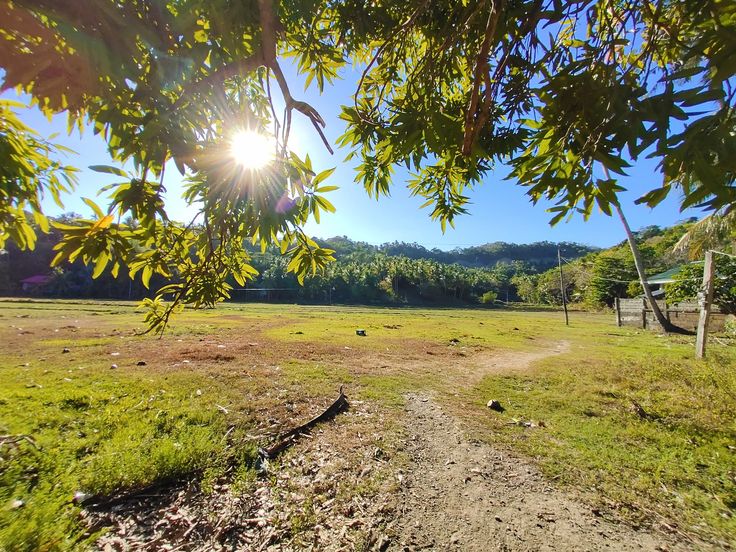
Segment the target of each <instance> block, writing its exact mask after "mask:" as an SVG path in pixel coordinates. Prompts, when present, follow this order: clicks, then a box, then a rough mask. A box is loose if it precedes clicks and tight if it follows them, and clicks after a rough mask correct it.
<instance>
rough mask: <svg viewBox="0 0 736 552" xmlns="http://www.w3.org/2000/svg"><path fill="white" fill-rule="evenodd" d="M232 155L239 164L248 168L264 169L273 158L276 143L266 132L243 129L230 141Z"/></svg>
mask: <svg viewBox="0 0 736 552" xmlns="http://www.w3.org/2000/svg"><path fill="white" fill-rule="evenodd" d="M230 155H232V157H233V159H234V160H235V162H236V163H237V164H238V165H240V166H242V167H244V168H246V169H254V170H256V169H262V168H263V167H265V166H266V165H268V163H270V162H271V160H273V156H274V143H273V140H272V139H271V138H269V137H268V136H265V135H264V134H259V133H258V132H255V131H253V130H241V131H239V132H236V133H235V134H234V135H233V137H232V140H231V141H230Z"/></svg>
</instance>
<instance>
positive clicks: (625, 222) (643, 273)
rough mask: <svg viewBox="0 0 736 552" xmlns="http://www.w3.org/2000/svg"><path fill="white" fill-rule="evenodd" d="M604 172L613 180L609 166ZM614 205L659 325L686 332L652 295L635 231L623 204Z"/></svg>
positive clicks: (678, 331)
mask: <svg viewBox="0 0 736 552" xmlns="http://www.w3.org/2000/svg"><path fill="white" fill-rule="evenodd" d="M603 173H604V174H605V175H606V178H607V179H608V180H611V174H610V173H609V172H608V168H607V167H606V166H603ZM614 206H615V207H616V213H618V218H619V219H621V224H623V225H624V230H625V231H626V239H627V240H628V242H629V247H630V248H631V255H632V256H633V257H634V265H635V266H636V273H637V274H638V275H639V283H641V287H642V289H643V290H644V296H645V297H646V298H647V301H649V304H650V305H651V306H652V312H653V313H654V318H656V319H657V322H659V325H660V326H661V327H662V329H663V330H664V331H665V332H668V333H669V332H677V333H684V332H685V330H683V329H682V328H680V327H678V326H675V325H674V324H673V323H672V322H670V321H669V320H667V319H666V318H665V316H664V314H662V310H661V309H660V308H659V305H658V304H657V301H655V300H654V295H652V288H650V287H649V282H647V275H646V271H645V270H644V261H642V258H641V253H640V252H639V246H638V245H637V244H636V238H634V233H633V232H632V231H631V227H630V226H629V221H628V220H626V216H625V215H624V212H623V210H622V209H621V205H620V204H619V202H618V201H616V202H614Z"/></svg>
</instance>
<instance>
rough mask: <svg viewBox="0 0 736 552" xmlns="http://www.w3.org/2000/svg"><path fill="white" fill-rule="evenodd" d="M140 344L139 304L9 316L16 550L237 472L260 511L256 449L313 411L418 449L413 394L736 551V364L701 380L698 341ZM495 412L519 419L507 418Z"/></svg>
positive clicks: (464, 338) (415, 338) (543, 329)
mask: <svg viewBox="0 0 736 552" xmlns="http://www.w3.org/2000/svg"><path fill="white" fill-rule="evenodd" d="M140 326H141V317H140V314H137V313H136V312H135V310H134V304H132V303H125V302H92V301H81V302H80V301H58V302H55V301H29V302H17V301H8V300H0V341H2V342H3V343H8V344H9V345H8V346H7V347H4V348H3V351H2V352H1V353H0V378H2V381H3V385H2V386H0V434H7V435H29V436H31V437H32V438H33V440H34V441H35V443H37V444H38V446H39V447H40V450H36V449H35V448H34V447H33V446H31V445H30V444H28V443H25V442H22V443H20V445H19V446H18V448H12V447H8V446H3V447H1V448H0V550H6V549H7V550H29V551H30V550H68V549H84V548H85V546H86V545H87V544H88V543H89V542H90V540H91V539H93V538H94V535H85V533H84V528H82V527H80V526H79V525H78V523H77V521H76V519H77V514H78V509H77V507H76V506H74V505H72V504H70V501H71V498H72V496H73V494H74V493H75V492H76V491H84V492H87V493H102V494H107V493H115V492H118V491H125V490H131V489H136V488H140V487H143V486H145V485H148V484H151V483H155V482H159V481H162V480H166V479H169V478H176V477H178V476H181V475H183V474H186V475H191V474H199V477H201V479H202V487H203V489H204V490H205V491H206V490H207V489H208V488H211V484H212V483H214V482H215V481H216V480H217V479H218V477H220V476H221V475H222V474H223V473H224V471H225V468H226V467H227V466H234V473H236V474H237V476H236V478H237V479H238V480H239V481H240V482H242V485H240V487H241V488H242V489H243V492H247V490H248V488H249V487H248V484H247V482H248V481H249V480H250V479H252V477H253V470H252V465H253V461H254V455H255V444H254V443H253V442H251V441H248V440H247V439H248V438H247V437H246V436H247V435H249V434H251V433H259V431H260V430H257V428H256V426H259V427H260V426H261V425H265V426H268V425H269V423H267V422H268V420H269V419H270V418H271V417H273V416H275V417H277V418H279V416H280V420H281V421H282V422H286V423H287V425H290V424H293V423H294V422H295V419H293V418H299V419H301V417H304V416H306V415H307V413H308V412H307V410H299V408H300V406H299V405H300V404H301V405H302V406H303V407H304V408H305V409H306V408H307V407H306V406H304V405H309V408H311V410H309V414H310V415H312V414H313V413H314V405H318V404H325V405H326V404H328V403H329V400H330V399H331V398H334V397H335V396H336V395H335V394H336V391H337V388H338V387H339V385H341V384H345V385H347V386H348V395H349V396H350V397H351V398H354V399H359V400H367V401H371V402H373V403H375V404H376V405H378V407H379V408H381V409H383V410H384V411H386V412H388V413H390V416H389V417H390V418H391V419H392V420H393V422H394V423H393V424H392V425H391V427H390V428H388V427H387V428H380V429H381V431H383V432H384V433H385V435H386V439H387V440H389V441H392V440H396V439H398V438H399V434H400V433H401V427H402V424H401V421H400V420H401V415H402V412H403V409H402V406H403V403H404V394H405V393H407V392H431V393H434V395H435V397H436V398H437V400H439V401H440V402H442V403H444V404H445V405H446V406H447V407H449V408H454V409H455V410H456V411H457V412H458V414H460V415H462V416H463V418H464V420H465V422H466V427H467V429H468V431H469V432H472V434H473V435H476V436H477V435H480V436H482V438H484V439H486V440H488V441H489V442H491V443H493V444H494V445H500V446H507V447H513V448H515V449H517V450H519V451H521V452H523V453H525V454H528V455H531V456H533V457H535V458H537V459H538V461H539V463H540V465H541V466H542V468H543V470H544V471H545V472H546V473H547V474H549V476H550V477H552V478H554V479H555V480H556V481H560V482H562V483H565V484H568V485H572V486H575V487H578V488H581V489H583V490H584V491H585V492H587V493H589V495H590V496H591V497H592V498H593V500H598V501H602V502H604V503H606V504H609V505H613V506H615V507H616V508H617V509H619V510H620V511H623V512H625V513H627V515H630V516H632V517H633V518H635V519H637V518H639V519H645V518H646V519H647V520H649V521H651V520H652V519H654V521H656V520H657V519H659V518H660V517H661V516H663V517H664V518H666V519H667V520H670V521H672V520H674V522H676V523H677V524H678V525H679V526H680V528H681V530H684V531H692V532H698V533H701V534H703V535H705V536H710V537H713V538H716V539H721V540H722V541H733V540H734V535H736V522H735V521H734V515H736V449H734V447H736V421H735V420H734V414H733V413H734V410H736V347H733V346H730V347H728V346H723V345H721V344H719V343H717V342H713V343H711V344H710V345H709V358H708V360H707V361H696V360H694V359H693V346H692V338H686V337H681V336H674V337H661V336H657V335H656V334H653V333H649V332H644V331H637V330H633V329H626V328H617V327H615V325H614V324H613V317H612V316H611V315H599V314H587V313H572V314H571V325H570V326H569V327H565V326H564V324H562V323H561V316H560V314H559V313H556V312H524V311H501V310H481V309H438V310H429V309H413V308H406V309H388V308H367V307H329V308H328V307H298V306H293V305H284V306H273V305H255V304H248V305H238V304H231V305H223V306H222V307H221V308H218V309H216V310H207V311H190V310H187V311H185V313H184V314H183V315H182V316H181V317H180V318H178V319H177V320H176V321H175V322H174V325H173V326H172V328H171V331H170V332H169V333H167V335H166V336H165V337H164V338H163V339H161V340H157V339H156V338H154V337H151V336H147V337H134V336H133V330H134V329H135V328H137V327H140ZM358 328H363V329H365V330H366V331H367V333H368V336H367V337H359V336H356V335H355V330H356V329H358ZM25 332H31V333H25ZM451 340H457V343H456V344H454V345H453V344H451ZM563 340H564V341H567V342H568V343H569V351H568V352H567V353H565V354H562V355H558V356H554V357H549V358H546V359H544V360H542V361H539V362H537V363H536V364H534V365H533V366H532V367H531V368H530V369H529V370H526V371H523V372H506V373H492V374H489V375H486V376H485V377H480V376H478V377H474V378H469V379H466V378H465V377H464V376H465V375H466V372H468V371H471V372H472V371H473V370H476V371H477V370H478V369H479V368H478V366H477V365H476V364H473V363H474V362H475V360H474V359H475V358H476V357H474V356H473V355H475V354H476V353H478V354H481V355H485V357H484V358H487V357H489V355H492V354H493V353H494V351H501V352H514V351H516V352H540V351H545V350H547V349H548V348H549V347H550V345H552V344H556V343H559V342H560V341H563ZM216 342H218V343H219V342H224V343H227V347H228V348H227V349H217V348H216V347H217V346H216V345H215V343H216ZM249 342H254V343H255V344H256V345H258V346H257V347H255V346H254V348H253V349H252V352H251V353H250V356H248V355H245V354H244V353H243V352H242V350H241V352H238V349H237V347H238V346H247V345H248V343H249ZM64 347H69V348H70V349H71V352H70V353H68V354H64V353H62V349H63V348H64ZM310 348H313V349H314V352H313V353H310V354H304V353H305V351H306V350H308V349H310ZM428 349H431V351H430V352H432V353H433V354H431V355H430V354H426V352H427V350H428ZM197 351H200V352H202V355H200V356H199V357H197V354H196V352H197ZM217 351H223V352H227V353H228V354H229V355H230V358H229V359H228V360H227V361H218V360H217V359H216V358H215V356H214V355H215V353H216V352H217ZM320 351H323V352H320ZM111 352H119V353H120V356H111V355H110V353H111ZM461 354H462V355H464V356H460V355H461ZM167 355H168V356H167ZM139 356H140V357H144V358H145V359H147V361H148V364H147V365H146V366H136V363H135V361H136V360H137V359H138V358H139ZM185 357H186V358H187V359H192V361H191V363H189V364H184V363H182V362H181V359H183V358H185ZM478 358H480V357H478ZM113 362H116V363H117V364H119V368H118V369H116V370H113V369H111V368H110V365H111V363H113ZM473 382H474V383H473ZM466 385H467V386H466ZM198 391H199V392H198ZM490 398H496V399H498V400H500V401H501V402H502V404H503V405H504V406H505V407H506V408H507V410H506V412H504V413H503V414H497V413H494V412H491V411H489V410H488V409H487V408H486V407H485V403H486V401H487V400H488V399H490ZM632 401H636V402H637V403H639V404H640V405H641V406H642V407H643V408H644V410H645V411H646V412H647V413H649V414H650V416H649V417H647V418H644V419H642V418H640V417H639V416H638V415H637V414H635V413H634V412H633V411H632V408H631V406H632ZM286 403H289V404H295V405H296V410H295V412H296V414H294V415H291V414H289V413H287V412H285V411H284V410H283V407H284V404H286ZM220 406H225V407H226V408H227V410H228V413H227V414H225V413H223V412H222V410H221V408H220ZM280 409H281V410H280ZM289 416H292V418H290V417H289ZM514 420H524V421H526V420H531V421H534V422H539V421H540V420H541V421H543V422H544V424H545V426H544V427H535V428H524V427H521V426H518V425H513V424H509V422H512V421H514ZM233 427H234V430H232V431H230V428H233ZM228 431H230V432H229V434H228ZM226 434H227V435H228V436H227V438H226V437H225V436H226ZM236 486H237V485H236ZM14 500H22V501H24V506H23V507H21V508H15V509H14V508H12V507H11V504H12V501H14ZM295 523H296V524H297V525H298V526H299V527H297V529H300V530H301V528H302V526H303V525H304V524H307V525H308V524H309V523H310V520H309V519H308V517H305V518H304V519H299V520H295Z"/></svg>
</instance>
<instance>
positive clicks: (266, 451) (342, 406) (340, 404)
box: [258, 386, 348, 459]
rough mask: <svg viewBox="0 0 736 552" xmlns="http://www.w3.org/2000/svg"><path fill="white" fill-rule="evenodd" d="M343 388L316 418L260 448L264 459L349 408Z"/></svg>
mask: <svg viewBox="0 0 736 552" xmlns="http://www.w3.org/2000/svg"><path fill="white" fill-rule="evenodd" d="M342 389H343V388H342V386H340V396H339V397H337V400H335V402H333V403H332V404H331V405H330V406H329V407H328V408H327V409H326V410H325V411H324V412H322V414H320V415H319V416H317V417H315V418H312V419H311V420H309V421H308V422H307V423H306V424H302V425H300V426H299V427H295V428H294V429H292V430H289V431H287V432H286V433H283V434H282V435H279V436H278V438H277V440H276V443H274V444H273V445H271V446H270V447H266V448H260V449H258V454H259V456H260V457H261V458H264V459H269V458H275V457H276V456H278V455H279V454H280V453H281V452H283V451H284V450H285V449H287V448H289V447H290V446H291V445H293V444H294V443H295V442H296V440H297V439H298V438H299V437H301V436H302V435H304V434H305V433H308V432H309V431H310V430H311V429H312V428H313V427H314V426H316V425H317V424H319V423H322V422H326V421H328V420H331V419H332V418H334V417H335V416H337V415H338V414H340V413H341V412H343V411H345V410H347V409H348V399H347V397H346V396H345V393H343V390H342Z"/></svg>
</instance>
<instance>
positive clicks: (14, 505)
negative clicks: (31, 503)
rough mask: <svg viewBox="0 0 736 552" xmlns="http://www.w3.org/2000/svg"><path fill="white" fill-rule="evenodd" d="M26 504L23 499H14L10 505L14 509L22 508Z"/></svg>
mask: <svg viewBox="0 0 736 552" xmlns="http://www.w3.org/2000/svg"><path fill="white" fill-rule="evenodd" d="M25 505H26V503H25V502H23V501H22V500H14V501H13V503H12V504H11V505H10V507H11V508H12V509H13V510H17V509H18V508H22V507H23V506H25Z"/></svg>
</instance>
